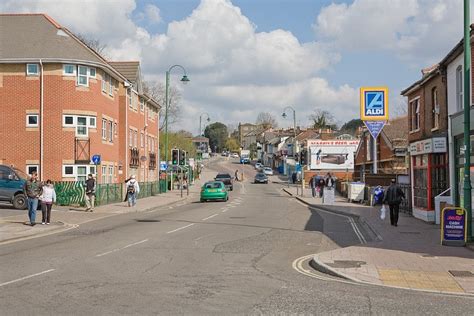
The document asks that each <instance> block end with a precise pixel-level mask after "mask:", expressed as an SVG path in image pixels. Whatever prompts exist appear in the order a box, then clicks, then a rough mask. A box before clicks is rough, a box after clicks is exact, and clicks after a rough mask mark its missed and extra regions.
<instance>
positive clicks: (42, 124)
mask: <svg viewBox="0 0 474 316" xmlns="http://www.w3.org/2000/svg"><path fill="white" fill-rule="evenodd" d="M39 63H40V68H41V77H40V180H41V181H43V179H44V178H43V174H44V173H43V170H44V163H43V162H44V119H43V113H44V102H43V94H44V92H43V85H44V81H43V80H44V78H43V61H42V60H41V59H40V60H39Z"/></svg>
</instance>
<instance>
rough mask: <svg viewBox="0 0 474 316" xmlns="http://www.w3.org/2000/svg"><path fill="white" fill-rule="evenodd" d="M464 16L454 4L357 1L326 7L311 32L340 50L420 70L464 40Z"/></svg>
mask: <svg viewBox="0 0 474 316" xmlns="http://www.w3.org/2000/svg"><path fill="white" fill-rule="evenodd" d="M462 13H463V8H462V1H456V0H449V1H447V0H355V1H354V2H353V3H352V4H345V3H342V4H331V5H329V6H327V7H325V8H323V9H322V10H321V12H320V14H319V15H318V16H317V18H316V22H315V24H314V26H313V28H314V30H315V32H316V35H317V37H318V38H319V39H322V40H325V41H328V42H331V43H333V44H335V46H336V47H337V48H338V49H340V50H344V51H360V52H368V53H370V52H373V51H388V52H390V53H392V54H395V55H396V56H398V57H399V58H400V59H401V60H404V61H407V62H410V63H412V64H414V65H416V67H422V66H426V65H429V64H432V63H435V62H437V61H439V59H440V58H441V57H442V56H443V54H446V53H447V52H448V51H449V49H450V48H451V47H452V46H454V44H455V43H456V42H457V41H459V40H460V38H461V36H462Z"/></svg>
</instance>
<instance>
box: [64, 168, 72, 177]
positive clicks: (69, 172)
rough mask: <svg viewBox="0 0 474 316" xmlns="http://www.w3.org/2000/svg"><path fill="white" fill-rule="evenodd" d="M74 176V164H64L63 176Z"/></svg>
mask: <svg viewBox="0 0 474 316" xmlns="http://www.w3.org/2000/svg"><path fill="white" fill-rule="evenodd" d="M67 176H74V166H63V177H67Z"/></svg>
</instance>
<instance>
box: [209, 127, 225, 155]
mask: <svg viewBox="0 0 474 316" xmlns="http://www.w3.org/2000/svg"><path fill="white" fill-rule="evenodd" d="M227 135H228V134H227V126H225V125H224V124H223V123H221V122H215V123H212V124H210V125H207V126H206V129H205V130H204V136H205V137H207V138H209V146H211V149H213V150H215V152H220V151H222V150H223V149H224V148H225V142H226V140H227Z"/></svg>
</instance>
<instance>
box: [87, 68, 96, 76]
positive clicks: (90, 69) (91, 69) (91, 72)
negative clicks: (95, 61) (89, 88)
mask: <svg viewBox="0 0 474 316" xmlns="http://www.w3.org/2000/svg"><path fill="white" fill-rule="evenodd" d="M95 74H96V71H95V68H92V67H91V68H89V77H90V78H94V79H95Z"/></svg>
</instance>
